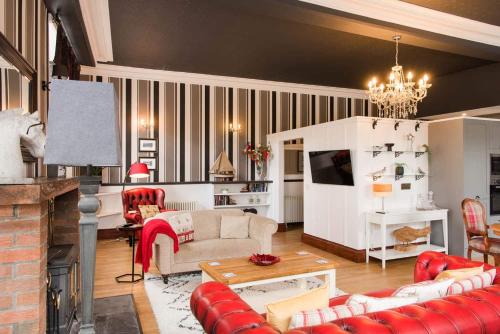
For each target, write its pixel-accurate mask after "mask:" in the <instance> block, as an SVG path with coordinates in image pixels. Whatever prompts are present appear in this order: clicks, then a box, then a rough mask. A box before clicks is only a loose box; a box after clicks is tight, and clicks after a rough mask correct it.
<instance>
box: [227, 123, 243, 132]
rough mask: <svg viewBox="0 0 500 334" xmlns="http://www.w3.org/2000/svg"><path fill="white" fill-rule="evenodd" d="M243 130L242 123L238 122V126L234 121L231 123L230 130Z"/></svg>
mask: <svg viewBox="0 0 500 334" xmlns="http://www.w3.org/2000/svg"><path fill="white" fill-rule="evenodd" d="M240 130H241V124H239V123H238V124H237V125H236V126H233V123H229V132H238V131H240Z"/></svg>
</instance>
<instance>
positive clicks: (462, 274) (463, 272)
mask: <svg viewBox="0 0 500 334" xmlns="http://www.w3.org/2000/svg"><path fill="white" fill-rule="evenodd" d="M482 272H483V266H480V267H473V268H462V269H451V270H445V271H442V272H440V273H439V275H437V276H436V278H434V280H435V281H444V280H446V279H450V278H453V279H454V280H455V281H460V280H463V279H466V278H469V277H471V276H474V275H478V274H481V273H482Z"/></svg>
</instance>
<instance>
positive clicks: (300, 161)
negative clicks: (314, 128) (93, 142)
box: [297, 151, 304, 173]
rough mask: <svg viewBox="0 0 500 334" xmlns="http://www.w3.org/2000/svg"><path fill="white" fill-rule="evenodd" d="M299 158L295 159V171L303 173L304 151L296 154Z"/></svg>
mask: <svg viewBox="0 0 500 334" xmlns="http://www.w3.org/2000/svg"><path fill="white" fill-rule="evenodd" d="M298 154H299V156H298V158H297V171H299V172H300V173H304V151H299V152H298Z"/></svg>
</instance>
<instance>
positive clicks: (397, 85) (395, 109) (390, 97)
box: [368, 35, 432, 119]
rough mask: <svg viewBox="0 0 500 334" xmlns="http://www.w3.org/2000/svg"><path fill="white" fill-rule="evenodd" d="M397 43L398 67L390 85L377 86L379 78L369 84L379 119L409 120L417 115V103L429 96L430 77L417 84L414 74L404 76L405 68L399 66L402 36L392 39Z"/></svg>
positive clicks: (391, 74) (370, 94)
mask: <svg viewBox="0 0 500 334" xmlns="http://www.w3.org/2000/svg"><path fill="white" fill-rule="evenodd" d="M392 39H393V40H394V41H395V42H396V57H395V58H396V65H394V66H393V67H392V70H391V73H390V75H389V83H388V84H386V85H384V84H383V83H381V84H379V85H377V78H373V79H372V80H371V81H370V82H369V83H368V96H369V99H370V102H371V103H375V104H376V105H377V108H378V116H379V117H387V118H401V119H407V118H410V117H413V116H415V115H416V114H417V103H418V102H421V101H422V100H423V99H424V97H426V96H427V88H430V87H431V86H432V85H431V84H430V83H428V81H429V76H428V75H427V74H424V76H423V77H422V78H421V79H420V80H419V81H418V84H416V83H415V82H414V81H413V73H412V72H408V74H407V75H406V77H405V75H404V73H403V66H401V65H399V64H398V52H399V40H400V39H401V36H400V35H396V36H394V37H393V38H392Z"/></svg>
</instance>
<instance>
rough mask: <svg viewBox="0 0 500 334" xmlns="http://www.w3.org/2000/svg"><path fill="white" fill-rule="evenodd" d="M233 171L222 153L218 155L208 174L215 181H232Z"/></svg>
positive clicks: (224, 153) (229, 162) (225, 155)
mask: <svg viewBox="0 0 500 334" xmlns="http://www.w3.org/2000/svg"><path fill="white" fill-rule="evenodd" d="M235 171H236V170H235V169H234V167H233V165H232V164H231V161H229V158H228V157H227V154H226V152H224V151H222V152H221V154H219V156H218V157H217V160H215V162H214V164H213V165H212V168H210V174H212V175H213V176H214V178H215V181H232V180H233V178H234V173H235Z"/></svg>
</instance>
